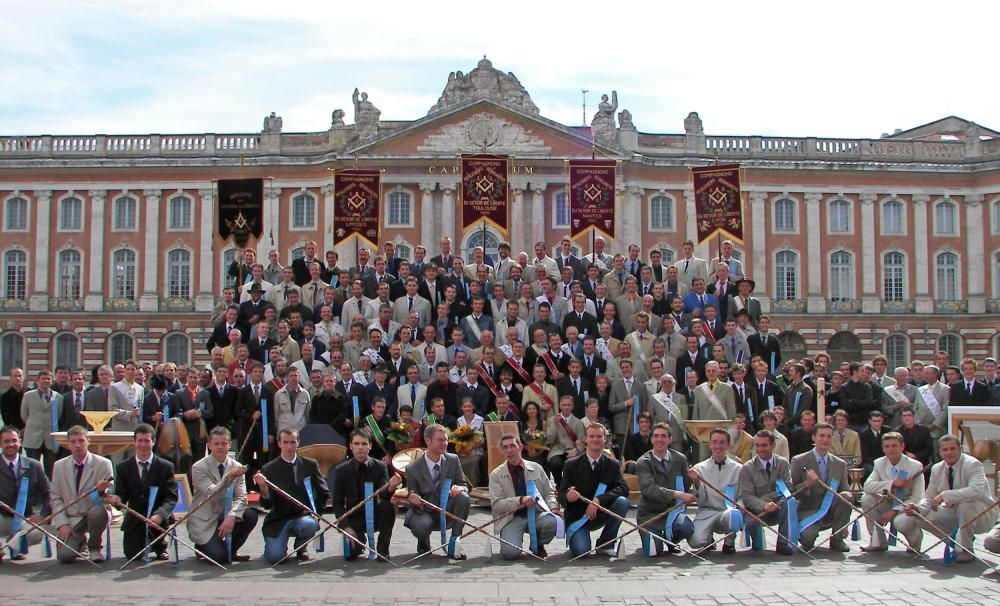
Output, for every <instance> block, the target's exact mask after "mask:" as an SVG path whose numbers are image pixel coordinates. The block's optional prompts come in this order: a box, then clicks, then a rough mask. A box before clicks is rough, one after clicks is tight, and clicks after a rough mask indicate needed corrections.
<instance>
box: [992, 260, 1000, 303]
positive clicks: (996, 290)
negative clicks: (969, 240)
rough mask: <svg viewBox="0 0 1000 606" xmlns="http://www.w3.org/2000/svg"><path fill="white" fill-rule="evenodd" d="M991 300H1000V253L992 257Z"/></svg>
mask: <svg viewBox="0 0 1000 606" xmlns="http://www.w3.org/2000/svg"><path fill="white" fill-rule="evenodd" d="M993 298H994V299H1000V252H998V253H996V254H995V255H993Z"/></svg>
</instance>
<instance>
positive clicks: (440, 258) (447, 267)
mask: <svg viewBox="0 0 1000 606" xmlns="http://www.w3.org/2000/svg"><path fill="white" fill-rule="evenodd" d="M454 259H455V255H453V254H451V238H449V237H448V236H444V237H442V238H441V254H440V255H435V256H433V257H431V263H432V264H433V265H436V266H437V267H443V268H444V271H445V273H446V274H450V273H451V262H452V261H453V260H454Z"/></svg>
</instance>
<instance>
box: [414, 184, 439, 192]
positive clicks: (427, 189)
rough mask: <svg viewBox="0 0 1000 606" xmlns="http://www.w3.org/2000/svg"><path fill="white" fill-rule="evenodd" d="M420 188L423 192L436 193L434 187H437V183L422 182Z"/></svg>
mask: <svg viewBox="0 0 1000 606" xmlns="http://www.w3.org/2000/svg"><path fill="white" fill-rule="evenodd" d="M417 187H419V188H420V191H421V193H424V194H427V195H430V194H433V193H434V188H435V187H437V183H427V182H426V181H425V182H422V183H419V184H418V185H417Z"/></svg>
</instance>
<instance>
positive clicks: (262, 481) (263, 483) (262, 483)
mask: <svg viewBox="0 0 1000 606" xmlns="http://www.w3.org/2000/svg"><path fill="white" fill-rule="evenodd" d="M253 483H254V484H256V485H257V488H258V489H260V494H262V495H263V496H267V494H268V488H267V478H266V477H264V474H262V473H261V472H259V471H258V472H257V473H255V474H254V476H253Z"/></svg>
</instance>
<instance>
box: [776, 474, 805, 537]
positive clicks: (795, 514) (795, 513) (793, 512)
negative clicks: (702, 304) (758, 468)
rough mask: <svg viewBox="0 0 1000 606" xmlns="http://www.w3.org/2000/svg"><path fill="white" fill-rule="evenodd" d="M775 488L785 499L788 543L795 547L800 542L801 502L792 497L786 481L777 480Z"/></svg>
mask: <svg viewBox="0 0 1000 606" xmlns="http://www.w3.org/2000/svg"><path fill="white" fill-rule="evenodd" d="M774 486H775V488H777V489H778V492H779V493H780V494H781V497H782V498H783V499H785V517H786V518H787V522H788V524H787V527H788V543H789V544H790V545H795V544H796V543H798V542H799V501H798V499H796V498H795V497H793V496H792V491H790V490H788V486H786V485H785V481H784V480H781V479H779V480H775V482H774Z"/></svg>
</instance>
